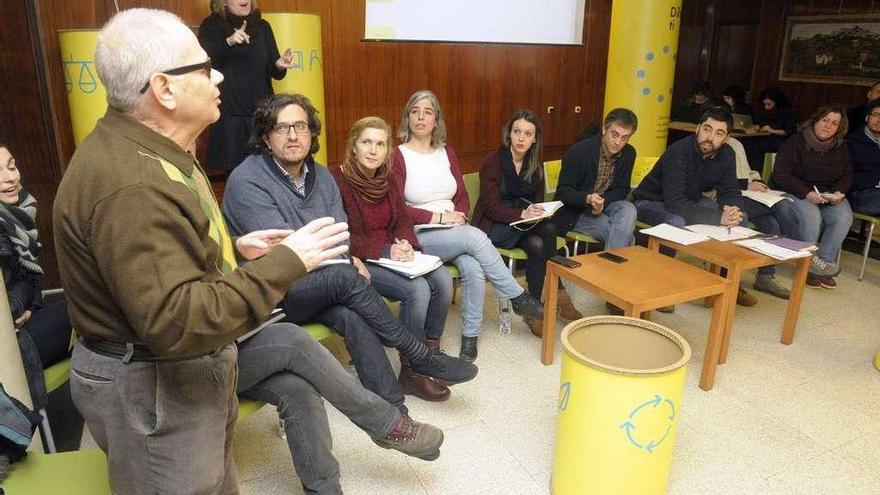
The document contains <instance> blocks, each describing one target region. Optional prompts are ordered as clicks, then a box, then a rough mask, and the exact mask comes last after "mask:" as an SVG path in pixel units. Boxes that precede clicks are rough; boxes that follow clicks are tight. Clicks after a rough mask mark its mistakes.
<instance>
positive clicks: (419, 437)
mask: <svg viewBox="0 0 880 495" xmlns="http://www.w3.org/2000/svg"><path fill="white" fill-rule="evenodd" d="M373 442H375V443H376V445H378V446H379V447H382V448H383V449H394V450H397V451H399V452H403V453H404V454H406V455H410V456H413V457H417V458H419V459H423V460H426V461H433V460H434V459H437V458H438V457H440V446H441V445H443V431H442V430H440V428H437V427H436V426H432V425H429V424H428V423H419V422H418V421H413V419H412V418H410V417H409V416H408V415H406V414H403V415H401V416H400V417H399V418H397V422H396V423H394V428H392V429H391V432H390V433H388V434H387V435H385V436H384V437H383V438H374V439H373Z"/></svg>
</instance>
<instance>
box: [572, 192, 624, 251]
mask: <svg viewBox="0 0 880 495" xmlns="http://www.w3.org/2000/svg"><path fill="white" fill-rule="evenodd" d="M635 228H636V207H635V205H633V204H632V203H630V202H629V201H615V202H613V203H609V204H607V205H606V206H605V209H604V210H603V211H602V213H601V214H599V215H597V216H593V214H592V213H591V212H590V208H589V207H587V209H585V210H584V211H583V212H582V213H581V215H580V216H579V217H578V220H577V223H575V225H574V230H576V231H578V232H582V233H584V234H587V235H590V236H592V237H594V238H596V239H600V240H604V241H605V249H606V250H608V249H614V248H620V247H627V246H632V244H633V232H634V231H635Z"/></svg>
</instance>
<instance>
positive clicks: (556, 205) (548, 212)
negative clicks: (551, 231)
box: [510, 201, 562, 227]
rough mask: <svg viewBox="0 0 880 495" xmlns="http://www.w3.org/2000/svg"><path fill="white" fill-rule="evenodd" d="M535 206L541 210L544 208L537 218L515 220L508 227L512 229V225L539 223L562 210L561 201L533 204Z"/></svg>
mask: <svg viewBox="0 0 880 495" xmlns="http://www.w3.org/2000/svg"><path fill="white" fill-rule="evenodd" d="M535 204H536V205H538V206H540V207H541V208H544V213H542V214H541V215H540V216H537V217H534V218H526V219H523V220H517V221H515V222H510V226H511V227H513V226H514V225H520V224H523V223H537V222H540V221H541V220H543V219H545V218H550V217H552V216H553V214H554V213H556V210H558V209H560V208H562V201H546V202H544V203H535Z"/></svg>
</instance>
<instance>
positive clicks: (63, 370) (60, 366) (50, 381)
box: [43, 359, 70, 392]
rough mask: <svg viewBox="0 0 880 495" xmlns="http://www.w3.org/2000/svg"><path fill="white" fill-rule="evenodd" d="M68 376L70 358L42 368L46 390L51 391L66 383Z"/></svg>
mask: <svg viewBox="0 0 880 495" xmlns="http://www.w3.org/2000/svg"><path fill="white" fill-rule="evenodd" d="M69 377H70V359H65V360H64V361H61V362H60V363H55V364H53V365H52V366H49V367H48V368H46V369H45V370H43V379H44V380H46V392H51V391H53V390H55V389H57V388H58V387H60V386H62V385H64V384H65V383H67V380H68V378H69Z"/></svg>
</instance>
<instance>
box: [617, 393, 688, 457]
mask: <svg viewBox="0 0 880 495" xmlns="http://www.w3.org/2000/svg"><path fill="white" fill-rule="evenodd" d="M661 407H662V409H658V408H661ZM667 409H668V411H669V414H668V416H666V418H667V419H668V424H667V425H666V429H665V431H664V432H663V434H662V435H660V436H659V437H656V438H646V437H647V436H648V434H643V435H642V434H640V433H639V432H638V430H639V427H638V424H639V423H640V418H642V420H643V421H644V418H646V417H648V416H649V415H656V414H663V413H664V412H665V411H666V410H667ZM674 420H675V403H674V402H672V400H670V399H666V398H664V397H661V396H660V395H654V398H653V399H650V400H648V401H646V402H643V403H641V404H639V405H638V406H636V407H635V408H633V410H632V411H631V412H630V413H629V417H628V418H627V419H626V421H624V422H623V424H621V425H620V428H621V429H622V430H623V431H624V433H625V434H626V438H627V440H628V441H629V443H631V444H632V445H634V446H635V447H637V448H639V449H645V450H647V451H648V453H649V454H653V453H654V450H655V449H656V448H657V447H658V446H659V445H660V444H662V443H663V441H665V440H666V438H667V437H668V436H669V433H670V432H671V431H672V425H673V423H674Z"/></svg>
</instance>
